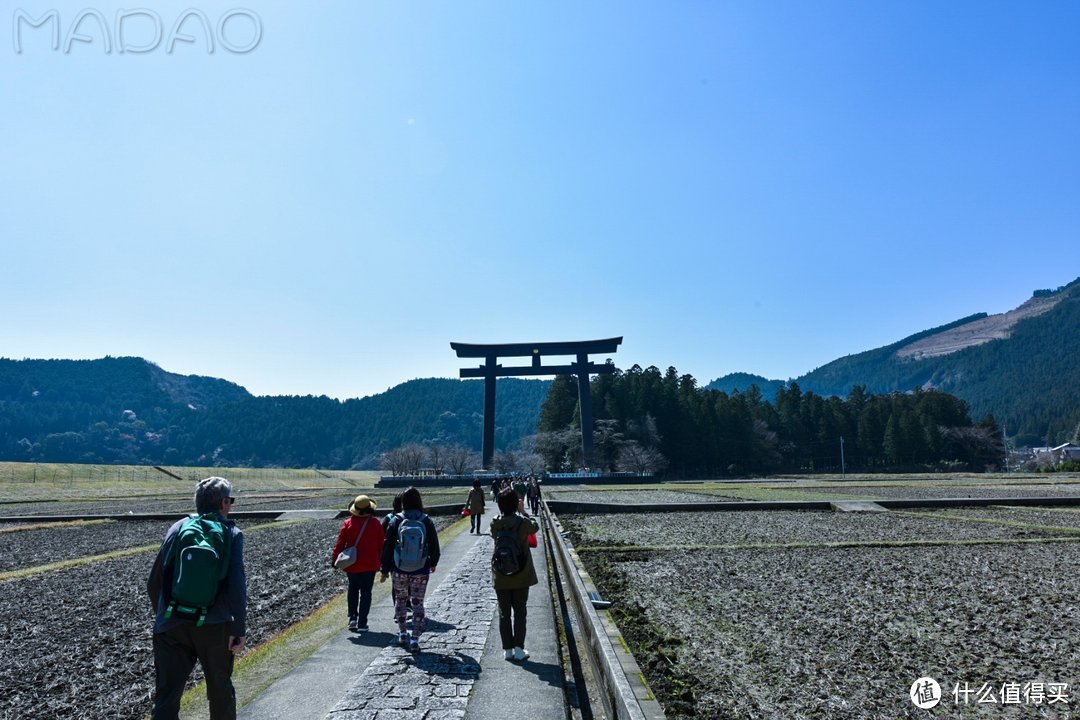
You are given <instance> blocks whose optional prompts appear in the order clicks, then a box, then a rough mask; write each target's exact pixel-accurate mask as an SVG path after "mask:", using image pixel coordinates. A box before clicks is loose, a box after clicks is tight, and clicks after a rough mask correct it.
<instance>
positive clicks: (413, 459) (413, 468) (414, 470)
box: [401, 443, 427, 475]
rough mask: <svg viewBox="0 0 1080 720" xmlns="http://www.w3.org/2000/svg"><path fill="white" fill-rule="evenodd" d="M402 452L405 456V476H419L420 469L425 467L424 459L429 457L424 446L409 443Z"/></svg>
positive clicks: (402, 448)
mask: <svg viewBox="0 0 1080 720" xmlns="http://www.w3.org/2000/svg"><path fill="white" fill-rule="evenodd" d="M401 452H402V454H403V456H404V464H405V474H406V475H419V474H420V469H421V468H422V467H424V457H425V456H426V455H427V450H426V449H425V448H424V446H423V445H421V444H420V443H409V444H408V445H403V446H402V447H401Z"/></svg>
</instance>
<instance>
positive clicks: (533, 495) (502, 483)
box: [473, 473, 540, 515]
mask: <svg viewBox="0 0 1080 720" xmlns="http://www.w3.org/2000/svg"><path fill="white" fill-rule="evenodd" d="M478 483H479V481H477V483H474V484H473V487H478ZM506 489H511V490H513V491H514V492H515V493H517V495H518V497H519V498H521V499H522V500H526V501H528V503H529V509H530V511H531V512H532V514H533V515H537V514H539V512H540V480H539V479H538V478H537V477H536V476H535V475H533V474H531V473H530V474H528V475H517V474H514V475H511V476H510V477H497V478H495V479H494V480H492V482H491V497H492V499H493V500H494V499H496V498H498V497H499V493H501V492H502V491H504V490H506Z"/></svg>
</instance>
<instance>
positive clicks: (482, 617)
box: [326, 537, 495, 720]
mask: <svg viewBox="0 0 1080 720" xmlns="http://www.w3.org/2000/svg"><path fill="white" fill-rule="evenodd" d="M491 547H492V540H491V538H490V537H482V538H476V542H475V543H474V545H473V546H472V547H471V548H470V549H469V550H467V551H466V553H465V555H464V556H463V557H462V558H461V561H460V562H459V563H458V564H457V565H456V566H454V567H453V568H448V570H450V571H451V572H453V576H452V577H445V578H443V579H442V582H441V583H440V584H438V586H437V587H436V589H435V590H434V592H432V591H430V590H429V592H428V595H427V597H426V599H425V608H426V610H427V615H428V623H427V628H426V629H425V631H424V634H423V635H422V636H421V637H420V648H421V649H420V652H419V653H415V654H414V653H410V652H409V651H408V650H407V649H406V648H403V647H398V646H390V647H387V648H386V649H385V650H383V651H382V653H381V654H380V655H379V657H378V658H376V659H375V660H374V661H373V662H372V663H371V664H370V665H369V666H368V667H367V669H366V670H365V671H364V672H363V674H362V675H361V676H360V678H359V679H358V680H357V682H356V683H355V684H354V685H353V686H352V688H351V689H349V690H348V692H346V693H345V695H344V697H343V698H342V699H341V701H340V702H338V704H337V706H335V707H334V709H333V710H332V711H330V713H329V714H328V715H327V716H326V720H459V719H460V718H464V717H465V706H466V704H467V703H468V698H469V693H470V691H471V690H472V686H473V684H474V683H475V682H476V680H477V678H478V677H479V675H480V672H481V669H480V657H481V656H482V654H483V651H484V643H485V642H486V640H487V636H488V631H489V628H490V625H491V623H492V617H493V616H492V607H493V606H494V605H495V591H494V590H493V589H492V588H491V585H490V583H487V582H477V581H476V576H477V574H479V572H480V571H481V570H484V569H485V568H486V566H487V563H488V562H489V560H490V557H491ZM438 575H439V572H438V571H437V572H436V574H435V575H433V576H432V578H431V582H432V585H433V586H434V585H435V584H436V583H437V582H438ZM388 582H389V581H388Z"/></svg>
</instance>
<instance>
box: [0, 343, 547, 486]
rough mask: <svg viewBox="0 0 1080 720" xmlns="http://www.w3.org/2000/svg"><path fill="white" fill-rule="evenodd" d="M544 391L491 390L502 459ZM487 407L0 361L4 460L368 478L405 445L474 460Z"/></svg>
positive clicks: (447, 392)
mask: <svg viewBox="0 0 1080 720" xmlns="http://www.w3.org/2000/svg"><path fill="white" fill-rule="evenodd" d="M549 384H550V382H549V381H541V380H519V379H514V378H504V379H500V380H499V381H498V385H497V392H496V422H497V425H496V440H497V442H498V444H499V446H500V447H511V446H513V445H514V444H515V443H516V442H517V441H518V440H519V439H520V438H521V437H523V436H525V435H530V434H532V433H533V431H534V429H535V427H536V420H537V417H538V414H539V408H540V405H541V403H542V402H543V399H544V397H545V396H546V394H547V388H548V385H549ZM483 395H484V391H483V383H482V382H480V381H460V380H451V379H443V378H436V379H425V380H412V381H409V382H406V383H403V384H401V385H398V386H397V387H394V388H391V389H390V390H388V391H387V392H385V393H381V394H379V395H373V396H371V397H366V398H360V399H351V400H346V401H339V400H335V399H332V398H327V397H311V396H306V397H295V396H284V397H255V396H252V395H251V394H249V393H248V392H247V391H246V390H245V389H244V388H242V387H240V386H239V385H236V384H234V383H230V382H227V381H225V380H218V379H214V378H205V377H198V376H182V375H176V374H173V373H168V372H165V371H164V370H162V369H161V368H159V367H157V366H156V365H154V364H152V363H149V362H147V361H145V360H142V359H140V358H105V359H102V360H78V361H75V360H20V361H16V360H0V459H3V460H40V461H47V462H95V463H145V464H169V465H250V466H255V467H259V466H263V465H279V466H289V467H310V466H317V467H326V468H350V467H375V466H376V465H377V462H378V455H379V453H380V452H381V451H384V450H387V449H390V448H393V447H397V446H399V445H401V444H403V443H407V442H414V441H416V442H431V441H444V442H448V443H460V444H463V445H466V446H468V447H473V448H478V447H479V443H480V423H481V419H482V416H483Z"/></svg>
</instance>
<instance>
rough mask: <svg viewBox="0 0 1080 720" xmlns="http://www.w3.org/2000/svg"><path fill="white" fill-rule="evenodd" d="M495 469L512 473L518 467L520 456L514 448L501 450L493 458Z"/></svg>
mask: <svg viewBox="0 0 1080 720" xmlns="http://www.w3.org/2000/svg"><path fill="white" fill-rule="evenodd" d="M491 462H492V463H493V464H494V465H495V469H496V470H497V471H499V472H501V473H511V472H515V471H516V470H517V469H518V456H517V453H515V452H514V451H513V450H500V451H499V452H497V453H495V457H493V458H492V459H491Z"/></svg>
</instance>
